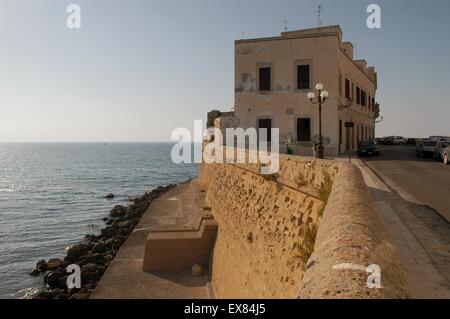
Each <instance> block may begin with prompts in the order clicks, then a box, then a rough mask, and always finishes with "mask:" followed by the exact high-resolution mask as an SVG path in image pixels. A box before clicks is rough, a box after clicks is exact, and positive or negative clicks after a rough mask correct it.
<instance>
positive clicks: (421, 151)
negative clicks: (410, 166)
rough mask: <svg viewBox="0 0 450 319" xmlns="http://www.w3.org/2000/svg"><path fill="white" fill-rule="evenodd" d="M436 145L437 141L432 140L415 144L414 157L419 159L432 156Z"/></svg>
mask: <svg viewBox="0 0 450 319" xmlns="http://www.w3.org/2000/svg"><path fill="white" fill-rule="evenodd" d="M436 144H437V141H433V140H423V141H420V142H419V143H417V147H416V156H417V157H419V158H420V157H426V156H433V154H434V150H435V148H436Z"/></svg>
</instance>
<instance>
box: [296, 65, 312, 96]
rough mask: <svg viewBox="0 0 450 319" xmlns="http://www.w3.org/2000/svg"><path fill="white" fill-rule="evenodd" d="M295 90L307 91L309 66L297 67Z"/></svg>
mask: <svg viewBox="0 0 450 319" xmlns="http://www.w3.org/2000/svg"><path fill="white" fill-rule="evenodd" d="M297 88H298V89H299V90H306V89H309V88H310V86H309V65H298V66H297Z"/></svg>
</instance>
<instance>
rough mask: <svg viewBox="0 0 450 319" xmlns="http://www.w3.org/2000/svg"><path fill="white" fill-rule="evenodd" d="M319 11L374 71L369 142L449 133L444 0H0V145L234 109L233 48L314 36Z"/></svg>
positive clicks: (167, 123) (182, 121)
mask: <svg viewBox="0 0 450 319" xmlns="http://www.w3.org/2000/svg"><path fill="white" fill-rule="evenodd" d="M72 3H76V4H78V5H79V6H80V7H81V28H80V29H69V28H67V26H66V19H67V16H68V15H69V14H68V13H67V12H66V9H67V6H68V5H69V4H72ZM371 3H376V4H378V5H380V7H381V10H382V13H381V23H382V25H381V29H376V30H375V29H368V28H367V26H366V19H367V17H368V15H369V14H368V13H366V8H367V6H368V5H369V4H371ZM318 4H321V5H322V7H323V13H322V24H323V25H330V24H339V25H341V28H342V30H343V33H344V41H351V42H353V43H356V51H357V52H356V56H355V58H364V59H366V60H367V61H368V64H369V65H374V66H375V67H376V69H377V72H378V93H377V100H378V102H379V103H380V105H381V115H382V116H383V118H384V120H383V122H382V123H380V124H377V135H378V136H385V135H402V136H409V137H426V136H429V135H439V134H445V135H450V105H449V98H446V97H444V94H446V93H448V92H449V89H450V58H449V57H450V41H449V40H448V39H449V36H448V33H449V31H450V1H448V0H433V1H425V0H386V1H384V0H383V1H382V0H371V1H365V0H339V1H337V0H321V1H318V0H295V1H294V0H270V1H269V0H161V1H159V0H158V1H152V0H146V1H139V0H126V1H125V0H122V1H120V0H70V1H66V0H33V1H29V0H0V142H90V141H92V142H93V141H96V142H97V141H101V142H107V141H112V142H113V141H117V142H119V141H136V142H139V141H142V142H143V141H169V140H170V135H171V132H172V130H173V129H174V128H176V127H186V128H189V129H191V130H192V129H193V127H194V124H193V121H194V120H196V119H204V120H205V119H206V112H208V111H209V110H211V109H213V108H217V109H221V110H223V111H227V110H230V109H231V108H233V104H234V40H236V39H240V38H242V37H244V38H255V37H263V36H277V35H279V34H280V32H282V31H283V30H284V23H283V20H287V21H288V25H287V27H288V29H289V30H296V29H302V28H309V27H315V26H317V13H316V10H317V6H318Z"/></svg>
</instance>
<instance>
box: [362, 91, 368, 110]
mask: <svg viewBox="0 0 450 319" xmlns="http://www.w3.org/2000/svg"><path fill="white" fill-rule="evenodd" d="M361 105H362V106H366V105H367V95H366V91H363V90H361Z"/></svg>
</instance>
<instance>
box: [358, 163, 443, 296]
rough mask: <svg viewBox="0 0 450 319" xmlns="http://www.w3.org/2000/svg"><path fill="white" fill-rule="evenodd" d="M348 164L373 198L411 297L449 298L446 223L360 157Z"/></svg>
mask: <svg viewBox="0 0 450 319" xmlns="http://www.w3.org/2000/svg"><path fill="white" fill-rule="evenodd" d="M352 163H353V164H355V165H356V166H357V167H359V168H360V170H361V172H362V174H363V177H364V180H365V182H366V184H367V186H368V187H369V189H370V191H371V193H372V195H373V197H374V200H375V204H376V206H377V208H378V211H379V213H380V217H381V219H382V221H383V223H384V225H385V228H386V230H387V232H388V233H389V235H390V237H391V239H392V241H393V244H394V246H395V248H396V250H397V253H398V256H399V259H400V263H401V265H402V267H403V269H404V270H405V274H406V278H407V280H408V282H409V284H410V287H411V290H412V292H413V295H414V297H415V298H450V225H449V224H448V223H447V222H446V221H445V220H444V219H443V218H442V217H440V216H439V214H437V213H436V212H435V211H433V210H431V209H429V208H427V207H426V206H425V205H422V204H421V203H420V202H418V201H417V200H416V199H415V198H413V197H412V196H411V195H409V194H407V193H406V192H405V191H404V190H402V189H400V188H399V187H398V186H397V185H395V184H394V183H392V182H391V181H389V180H386V179H385V177H381V178H380V177H379V176H378V175H377V174H375V173H374V172H373V171H372V170H371V169H370V168H369V167H368V166H367V165H366V164H365V163H364V162H363V161H361V160H360V159H352ZM388 185H389V186H388Z"/></svg>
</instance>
